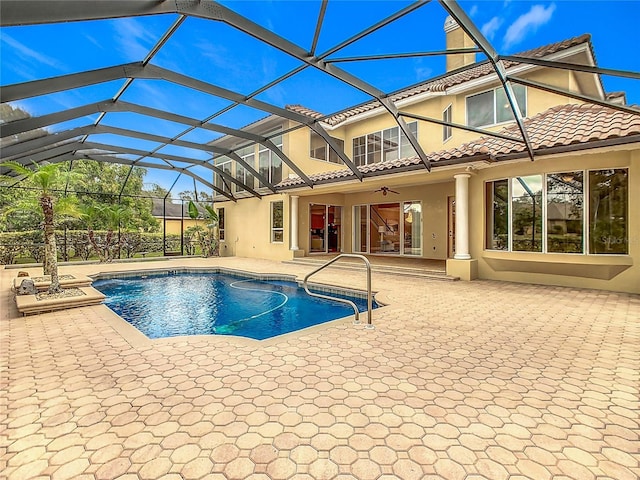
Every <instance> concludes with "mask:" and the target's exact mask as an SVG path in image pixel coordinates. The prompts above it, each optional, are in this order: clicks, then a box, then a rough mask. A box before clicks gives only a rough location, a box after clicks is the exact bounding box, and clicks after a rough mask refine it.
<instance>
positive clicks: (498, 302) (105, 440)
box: [0, 258, 640, 480]
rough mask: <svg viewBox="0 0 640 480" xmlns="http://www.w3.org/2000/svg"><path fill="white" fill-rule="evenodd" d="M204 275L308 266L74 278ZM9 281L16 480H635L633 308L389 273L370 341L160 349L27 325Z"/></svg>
mask: <svg viewBox="0 0 640 480" xmlns="http://www.w3.org/2000/svg"><path fill="white" fill-rule="evenodd" d="M203 264H211V265H225V266H229V267H232V268H239V269H245V270H252V271H259V272H281V273H293V274H297V275H300V276H302V275H304V274H305V273H307V272H308V271H309V270H310V268H307V267H304V266H297V265H282V264H280V263H276V262H268V261H261V260H249V259H240V258H223V259H215V260H202V259H190V260H171V261H162V262H153V263H150V262H145V263H144V264H115V265H109V266H104V265H87V266H81V267H73V268H72V267H63V268H62V273H67V272H70V271H76V272H79V273H83V274H90V273H95V272H98V271H105V270H109V269H111V270H123V269H136V268H147V267H152V266H156V267H157V266H161V267H167V266H168V265H203ZM36 273H39V272H38V271H37V270H33V274H36ZM15 275H16V270H4V271H2V276H1V288H2V290H1V294H2V297H1V298H0V302H1V303H0V305H1V307H2V314H1V317H2V318H1V320H0V328H1V330H0V331H1V335H2V337H1V344H0V347H1V368H2V378H1V380H2V385H1V386H2V394H1V397H0V477H3V478H5V477H6V478H8V479H11V480H14V479H28V478H43V479H44V478H46V479H53V480H62V479H68V478H72V479H113V478H121V479H143V480H144V479H155V478H166V479H200V478H206V479H217V478H228V479H241V478H254V479H274V480H275V479H287V478H295V479H305V478H314V479H330V478H336V479H338V478H339V479H348V478H356V479H363V480H364V479H378V478H379V479H392V478H395V479H421V478H434V479H436V478H439V479H440V478H442V479H451V480H453V479H469V480H471V479H481V478H487V479H508V478H509V479H520V478H532V479H548V478H558V479H560V478H574V479H579V480H587V479H605V478H611V479H619V480H624V479H630V480H631V479H634V480H635V479H637V478H639V477H640V466H639V461H640V439H639V436H640V403H639V402H640V395H639V388H640V373H639V372H640V297H638V296H634V295H627V294H617V293H609V292H599V291H593V290H580V289H570V288H562V287H549V286H531V285H518V284H509V283H502V282H486V281H476V282H472V283H465V282H455V283H454V282H437V281H430V280H424V279H419V278H411V277H394V276H390V275H385V274H375V275H374V289H375V290H379V291H381V295H380V298H381V299H383V300H384V301H385V302H388V303H389V305H388V306H387V307H384V308H382V309H379V310H376V311H374V320H373V321H374V324H375V325H376V329H375V330H373V331H367V330H364V329H363V328H362V327H356V326H353V325H352V324H351V323H350V321H348V320H344V321H339V322H334V323H332V324H329V325H326V326H321V327H316V328H314V329H311V330H307V331H305V332H302V333H298V334H291V335H287V336H283V337H281V338H278V339H275V340H269V341H264V342H256V341H253V340H247V339H237V338H234V337H191V338H186V337H180V338H172V339H163V340H153V341H152V340H147V339H146V338H143V336H142V335H141V334H139V333H137V332H136V331H133V329H132V327H129V326H128V324H126V323H124V322H123V321H122V320H121V319H119V318H118V317H116V316H115V315H114V314H113V313H111V312H110V311H109V310H108V309H107V308H106V307H104V306H102V305H100V306H96V307H86V308H79V309H74V310H68V311H64V312H57V313H49V314H43V315H37V316H30V317H24V318H23V317H19V316H18V315H17V312H16V311H15V307H14V306H13V300H12V298H11V295H12V294H11V293H10V292H9V284H10V281H11V279H12V278H13V277H14V276H15ZM363 277H364V275H363V274H362V273H361V272H351V271H345V270H333V271H331V270H329V271H327V272H326V273H322V274H321V276H320V277H319V279H320V280H322V281H324V282H328V283H336V284H339V285H345V282H346V283H347V284H352V285H354V286H357V287H363V286H364V278H363Z"/></svg>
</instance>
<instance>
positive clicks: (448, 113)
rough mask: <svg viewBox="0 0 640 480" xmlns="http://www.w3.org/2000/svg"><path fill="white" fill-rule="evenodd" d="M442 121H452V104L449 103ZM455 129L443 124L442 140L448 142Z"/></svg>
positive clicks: (443, 113)
mask: <svg viewBox="0 0 640 480" xmlns="http://www.w3.org/2000/svg"><path fill="white" fill-rule="evenodd" d="M442 121H443V122H447V123H451V122H452V120H451V105H449V106H448V107H447V108H446V109H445V110H444V112H442ZM452 130H453V129H452V128H451V127H450V126H448V125H443V126H442V141H443V142H446V141H447V140H449V139H450V138H451V135H452V134H453V131H452Z"/></svg>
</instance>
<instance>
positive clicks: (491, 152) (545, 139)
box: [278, 104, 640, 188]
mask: <svg viewBox="0 0 640 480" xmlns="http://www.w3.org/2000/svg"><path fill="white" fill-rule="evenodd" d="M524 123H525V126H526V128H527V132H528V133H529V138H530V140H531V144H532V146H533V149H534V153H535V154H536V155H545V154H549V153H552V149H554V148H558V147H567V148H569V149H571V148H574V149H575V150H579V149H580V148H583V147H587V148H589V147H590V146H594V147H595V146H596V145H595V142H599V143H598V146H599V145H600V142H606V141H607V140H609V141H612V142H614V141H616V140H620V139H622V140H623V142H622V143H633V142H640V115H634V114H631V113H627V112H622V111H619V110H614V109H611V108H607V107H603V106H600V105H592V104H569V105H559V106H556V107H553V108H550V109H549V110H546V111H544V112H542V113H539V114H538V115H536V116H534V117H532V118H528V119H525V121H524ZM500 133H502V134H504V135H512V136H518V134H519V130H518V127H517V126H516V125H512V126H510V127H508V128H505V129H503V130H502V131H501V132H500ZM590 144H591V145H590ZM428 157H429V160H430V161H431V162H432V165H433V166H434V167H437V166H438V164H449V163H456V162H464V161H468V162H472V161H474V160H482V159H489V158H491V159H500V157H503V158H504V157H514V158H518V157H527V150H526V147H525V145H524V144H522V143H517V142H512V141H509V140H505V139H502V138H496V137H488V136H484V137H481V138H479V139H477V140H473V141H471V142H468V143H465V144H463V145H461V146H459V147H456V148H453V149H449V150H441V151H439V152H433V153H429V154H428ZM358 169H359V170H360V171H361V172H362V173H364V174H365V175H366V174H370V175H371V174H374V172H389V173H393V171H402V170H414V169H420V170H424V166H423V164H422V162H421V161H420V159H419V158H417V157H408V158H402V159H398V160H393V161H388V162H379V163H374V164H371V165H363V166H360V167H358ZM310 178H311V179H312V180H313V181H314V183H332V182H336V181H340V180H350V179H354V178H355V176H354V175H353V173H352V172H351V171H350V170H348V169H343V170H336V171H333V172H324V173H318V174H315V175H310ZM301 185H304V183H303V182H302V180H301V179H298V178H295V177H294V178H287V179H285V180H283V181H282V182H281V183H280V184H279V185H278V186H279V187H283V188H294V187H297V186H301Z"/></svg>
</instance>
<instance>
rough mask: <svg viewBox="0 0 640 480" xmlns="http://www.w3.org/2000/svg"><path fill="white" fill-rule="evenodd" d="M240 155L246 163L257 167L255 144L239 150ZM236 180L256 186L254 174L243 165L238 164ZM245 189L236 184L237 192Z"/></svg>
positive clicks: (251, 186) (248, 185)
mask: <svg viewBox="0 0 640 480" xmlns="http://www.w3.org/2000/svg"><path fill="white" fill-rule="evenodd" d="M237 153H238V156H239V157H240V158H242V159H243V160H244V161H245V162H246V163H248V164H249V165H251V166H252V167H254V168H255V165H256V153H255V146H254V145H250V146H248V147H244V148H243V149H241V150H238V152H237ZM236 180H238V181H239V182H242V183H244V184H245V185H246V186H247V187H249V188H254V187H255V180H254V176H253V175H252V174H251V173H250V172H249V171H248V170H247V169H246V168H244V167H243V166H242V165H239V164H236ZM244 191H245V189H244V188H242V187H241V186H239V185H236V192H244Z"/></svg>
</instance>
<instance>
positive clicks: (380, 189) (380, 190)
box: [373, 187, 400, 196]
mask: <svg viewBox="0 0 640 480" xmlns="http://www.w3.org/2000/svg"><path fill="white" fill-rule="evenodd" d="M377 192H382V195H383V196H386V195H387V193H396V194H400V192H396V191H395V190H391V189H390V188H389V187H380V188H379V189H378V190H374V191H373V193H377Z"/></svg>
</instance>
